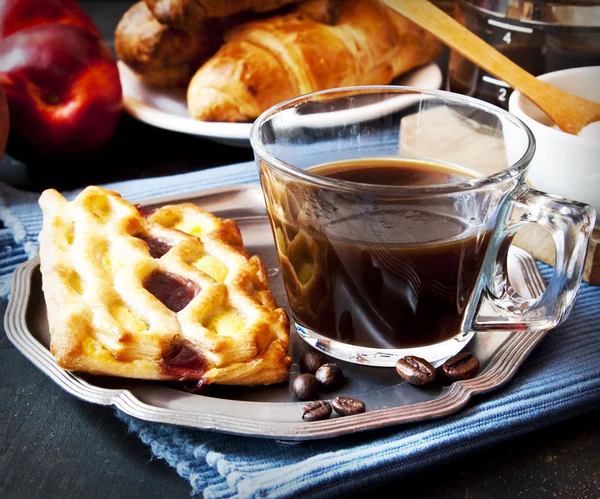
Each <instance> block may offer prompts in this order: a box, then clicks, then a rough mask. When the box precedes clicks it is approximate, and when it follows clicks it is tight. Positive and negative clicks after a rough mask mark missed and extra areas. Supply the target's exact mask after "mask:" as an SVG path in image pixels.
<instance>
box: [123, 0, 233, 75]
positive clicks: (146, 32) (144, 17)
mask: <svg viewBox="0 0 600 499" xmlns="http://www.w3.org/2000/svg"><path fill="white" fill-rule="evenodd" d="M221 42H222V33H221V29H220V28H218V27H215V29H212V28H211V27H209V26H208V25H206V24H201V25H199V26H198V28H197V29H196V30H195V31H194V32H193V33H192V32H186V31H182V30H180V29H175V28H171V27H169V26H166V25H164V24H161V23H159V22H158V21H157V20H156V19H155V18H154V17H153V16H152V13H151V12H150V10H149V9H148V7H147V5H146V4H145V3H144V2H143V1H139V2H137V3H135V4H134V5H132V6H131V7H130V8H129V9H128V10H127V11H126V12H125V14H123V17H122V18H121V19H120V20H119V23H118V24H117V28H116V30H115V52H116V53H117V56H118V57H119V59H120V60H121V61H123V62H124V63H125V64H126V65H127V66H128V67H129V68H130V69H131V70H132V71H133V72H135V73H136V74H137V75H138V77H139V78H140V79H141V80H142V81H143V82H144V83H146V84H148V85H151V86H156V87H174V86H184V85H186V84H187V83H188V82H189V80H190V78H191V77H192V75H193V74H194V73H195V71H196V70H197V69H198V68H199V67H200V65H201V64H202V63H203V62H204V61H206V60H207V59H208V57H210V56H211V55H212V54H213V53H214V52H215V51H216V50H217V49H218V48H219V46H220V45H221Z"/></svg>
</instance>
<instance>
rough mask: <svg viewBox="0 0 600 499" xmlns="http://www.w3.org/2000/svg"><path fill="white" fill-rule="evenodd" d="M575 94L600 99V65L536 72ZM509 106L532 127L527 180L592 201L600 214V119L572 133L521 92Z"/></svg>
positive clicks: (564, 194)
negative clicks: (533, 145) (533, 147)
mask: <svg viewBox="0 0 600 499" xmlns="http://www.w3.org/2000/svg"><path fill="white" fill-rule="evenodd" d="M538 78H539V79H540V80H543V81H545V82H547V83H550V84H551V85H554V86H556V87H557V88H560V89H562V90H565V91H567V92H570V93H572V94H574V95H578V96H580V97H584V98H586V99H589V100H592V101H596V102H600V66H588V67H583V68H573V69H565V70H562V71H555V72H552V73H546V74H544V75H541V76H539V77H538ZM508 109H509V111H510V112H511V113H512V114H514V115H515V116H517V117H518V118H520V119H521V120H523V121H524V122H525V124H527V126H529V128H530V129H531V131H532V132H533V135H534V136H535V140H536V152H535V156H534V157H533V161H532V164H531V166H530V167H529V171H528V176H527V182H528V183H529V185H531V186H532V187H533V188H535V189H538V190H541V191H545V192H547V193H549V194H556V195H558V196H562V197H565V198H568V199H572V200H574V201H581V202H583V203H587V204H589V205H591V206H592V207H593V208H594V209H595V210H596V213H598V214H599V215H600V122H598V123H595V124H593V125H588V127H586V128H585V129H584V130H583V131H582V133H581V134H579V135H572V134H568V133H566V132H563V131H562V130H559V129H558V128H557V127H555V125H554V122H553V121H552V120H551V119H550V118H549V117H548V115H546V113H544V112H543V111H542V110H541V109H540V108H539V107H537V106H536V105H535V104H533V103H532V102H531V101H530V100H529V99H528V98H527V97H525V96H524V95H522V94H521V92H519V91H517V90H515V91H514V92H513V93H512V94H511V96H510V99H509V103H508ZM597 226H598V224H597Z"/></svg>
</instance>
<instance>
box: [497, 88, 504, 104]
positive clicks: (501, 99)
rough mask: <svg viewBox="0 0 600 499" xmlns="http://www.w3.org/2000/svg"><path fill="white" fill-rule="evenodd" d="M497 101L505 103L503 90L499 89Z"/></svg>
mask: <svg viewBox="0 0 600 499" xmlns="http://www.w3.org/2000/svg"><path fill="white" fill-rule="evenodd" d="M498 100H499V101H500V102H504V101H506V89H505V88H501V89H499V90H498Z"/></svg>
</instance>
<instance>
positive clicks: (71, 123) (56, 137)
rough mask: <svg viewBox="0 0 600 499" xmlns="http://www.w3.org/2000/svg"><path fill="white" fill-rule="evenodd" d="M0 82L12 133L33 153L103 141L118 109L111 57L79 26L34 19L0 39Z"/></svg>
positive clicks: (91, 145)
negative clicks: (37, 21)
mask: <svg viewBox="0 0 600 499" xmlns="http://www.w3.org/2000/svg"><path fill="white" fill-rule="evenodd" d="M0 85H2V86H3V87H4V91H5V92H6V96H7V100H8V106H9V110H10V118H11V132H10V133H11V141H12V137H13V134H15V135H16V136H17V137H18V140H19V141H20V142H25V143H27V144H29V145H32V146H34V147H35V148H36V150H37V152H41V153H47V154H60V155H70V154H73V153H79V152H82V151H87V150H90V149H94V148H97V147H99V146H101V145H102V144H104V143H105V142H106V141H107V140H108V139H109V138H110V137H111V136H112V134H113V132H114V130H115V128H116V126H117V123H118V120H119V117H120V115H121V109H122V88H121V82H120V80H119V73H118V69H117V65H116V62H115V59H114V57H113V56H112V54H111V52H110V50H109V48H108V46H107V45H106V44H105V43H104V42H103V41H102V40H101V39H100V38H98V37H97V36H96V35H94V34H92V33H91V32H90V31H87V30H85V29H83V28H80V27H78V26H72V25H67V24H38V25H35V26H31V27H29V28H25V29H22V30H20V31H17V32H16V33H13V34H12V35H10V36H8V37H7V38H5V39H3V40H0Z"/></svg>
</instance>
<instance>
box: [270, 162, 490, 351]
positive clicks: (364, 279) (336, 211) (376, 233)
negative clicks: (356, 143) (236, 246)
mask: <svg viewBox="0 0 600 499" xmlns="http://www.w3.org/2000/svg"><path fill="white" fill-rule="evenodd" d="M310 172H311V173H314V174H317V175H319V176H323V177H328V178H330V179H337V180H339V181H342V182H340V183H339V184H338V187H339V188H340V189H343V183H344V181H349V182H361V183H364V184H373V185H379V186H381V185H390V186H406V187H411V186H413V187H416V186H419V187H421V188H422V187H423V186H426V185H439V184H457V183H461V182H466V181H469V180H472V179H473V178H474V176H473V175H471V174H469V173H468V172H466V171H463V170H460V169H458V168H456V169H455V168H453V167H450V166H446V165H443V164H434V163H428V162H421V161H407V160H402V159H370V160H369V159H361V160H357V161H345V162H339V163H332V164H328V165H323V166H319V167H315V168H313V169H311V170H310ZM340 186H341V187H340ZM363 191H364V192H368V189H364V190H363ZM323 192H325V194H323ZM364 192H363V193H362V194H360V195H359V194H352V193H350V192H349V193H348V197H349V199H347V201H348V202H344V203H337V202H332V203H330V204H331V206H328V198H327V194H326V189H323V188H320V189H319V191H317V190H316V189H315V190H314V191H313V190H311V188H310V187H307V186H306V185H303V186H299V185H294V184H291V185H287V186H286V188H285V189H284V190H282V191H281V193H280V196H281V197H282V198H284V199H280V200H279V206H283V207H284V208H283V210H282V212H283V216H282V213H281V212H280V213H275V212H274V210H271V212H270V216H271V222H272V226H273V230H274V234H275V236H276V240H277V247H278V251H279V257H280V261H281V267H282V271H283V279H284V283H285V286H286V291H287V294H288V298H289V303H290V307H291V310H292V312H293V314H294V318H295V320H296V322H297V323H299V324H300V325H301V326H304V327H307V328H310V329H312V330H315V331H319V333H320V334H321V335H324V336H327V337H329V338H331V339H335V340H338V341H341V342H344V343H350V344H352V345H358V346H363V347H374V348H405V347H414V346H422V345H429V344H433V343H438V342H441V341H444V340H446V339H449V338H452V337H454V336H456V335H457V334H460V332H461V328H462V322H463V319H464V316H465V309H466V306H467V304H468V303H469V300H470V298H471V294H472V293H473V291H474V288H475V286H476V283H477V280H478V276H479V272H480V269H481V265H482V261H483V257H484V254H485V250H486V248H487V244H488V241H489V238H490V231H481V227H478V228H477V229H473V228H472V225H470V223H469V220H468V219H465V220H463V219H459V218H457V216H456V213H457V210H456V206H454V205H451V204H444V203H439V202H437V201H436V199H434V198H432V200H430V201H426V200H423V199H421V201H420V203H419V204H417V203H415V200H414V199H409V201H408V202H406V203H404V202H403V201H402V200H400V199H399V200H398V201H397V202H395V201H392V202H389V200H388V201H387V202H386V203H385V204H384V203H381V202H379V201H377V200H376V199H369V197H370V196H371V195H370V194H365V193H364ZM352 196H355V198H352ZM419 196H420V197H421V198H422V197H423V194H422V192H421V193H420V194H419ZM371 197H373V198H375V197H376V194H375V193H373V194H372V196H371ZM409 198H410V195H409ZM425 199H426V198H425ZM451 202H452V201H451V200H450V203H451ZM457 202H458V201H457ZM280 211H281V210H280ZM315 211H318V216H316V215H314V213H315ZM466 212H468V210H466V211H465V213H466Z"/></svg>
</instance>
